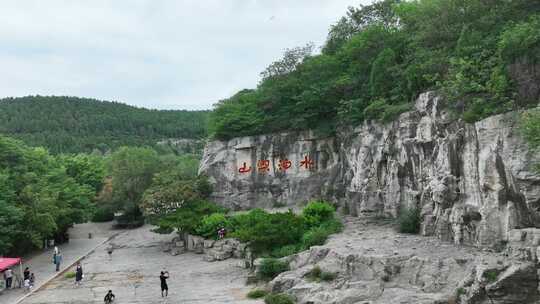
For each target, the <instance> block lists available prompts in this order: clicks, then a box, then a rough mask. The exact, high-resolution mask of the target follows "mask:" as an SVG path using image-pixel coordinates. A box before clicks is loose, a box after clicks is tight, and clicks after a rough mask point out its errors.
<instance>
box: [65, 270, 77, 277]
mask: <svg viewBox="0 0 540 304" xmlns="http://www.w3.org/2000/svg"><path fill="white" fill-rule="evenodd" d="M74 277H75V272H74V271H70V272H66V274H65V275H64V278H66V279H73V278H74Z"/></svg>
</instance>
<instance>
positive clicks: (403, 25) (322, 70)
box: [209, 0, 540, 139]
mask: <svg viewBox="0 0 540 304" xmlns="http://www.w3.org/2000/svg"><path fill="white" fill-rule="evenodd" d="M313 51H314V46H313V45H310V44H308V45H306V46H304V47H298V48H294V49H288V50H287V51H286V52H285V54H284V56H283V58H282V59H280V60H278V61H276V62H274V63H272V64H271V65H270V66H269V67H268V68H267V69H266V70H265V71H263V72H262V73H261V76H262V79H261V81H260V83H259V85H258V86H257V88H255V89H246V90H242V91H240V92H238V93H237V94H235V95H234V96H232V97H230V98H228V99H225V100H222V101H220V102H219V103H218V104H216V105H215V110H214V112H213V113H212V114H211V119H210V127H209V128H210V133H211V135H212V136H213V137H214V138H218V139H228V138H231V137H236V136H246V135H255V134H260V133H269V132H277V131H282V130H303V129H315V130H317V131H320V132H322V133H323V134H329V133H332V132H333V131H334V130H335V129H336V127H339V126H340V125H347V124H356V123H359V122H362V121H364V120H369V119H376V120H382V121H390V120H392V119H394V118H395V117H397V115H399V114H400V113H402V112H404V111H406V110H408V109H410V108H411V103H412V101H413V100H414V99H415V98H416V97H417V96H418V94H419V93H421V92H423V91H426V90H437V91H438V92H439V93H440V94H442V95H444V97H446V100H447V105H448V106H449V107H450V108H451V109H452V110H454V112H455V114H456V117H461V118H463V119H464V120H466V121H468V122H474V121H476V120H479V119H482V118H484V117H487V116H489V115H493V114H497V113H501V112H505V111H509V110H512V109H516V108H522V107H528V106H531V105H535V104H537V103H538V96H534V95H533V96H527V95H520V94H518V93H519V92H522V91H525V92H526V91H530V90H527V89H525V90H519V86H520V85H523V83H519V81H515V80H516V79H515V77H513V76H516V73H515V72H516V69H515V68H516V66H519V65H516V64H521V65H523V66H525V67H530V66H535V65H538V63H539V61H538V60H539V59H540V2H539V1H530V0H513V1H507V0H416V1H399V0H383V1H378V2H376V3H374V4H372V5H369V6H360V7H359V8H349V11H348V13H347V15H346V16H345V17H343V18H342V19H341V20H339V22H337V23H336V24H335V25H333V26H332V27H331V29H330V32H329V33H328V38H327V40H326V43H325V44H324V46H323V47H322V51H321V53H320V54H314V53H313ZM512 66H513V67H514V69H512V68H511V67H512ZM533 70H534V69H533ZM521 72H522V71H520V70H519V68H518V70H517V74H518V75H519V74H523V73H521ZM534 77H538V75H535V76H534ZM522 78H523V77H522ZM525 78H526V77H525ZM534 79H535V78H533V80H532V81H529V83H528V84H525V85H529V86H535V84H534V82H536V81H535V80H534Z"/></svg>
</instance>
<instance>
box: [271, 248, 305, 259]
mask: <svg viewBox="0 0 540 304" xmlns="http://www.w3.org/2000/svg"><path fill="white" fill-rule="evenodd" d="M298 249H299V248H298V246H297V245H287V246H283V247H279V248H276V249H274V250H272V253H271V254H270V255H271V256H272V257H274V258H282V257H286V256H289V255H293V254H295V253H297V252H298Z"/></svg>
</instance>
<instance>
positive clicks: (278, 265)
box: [257, 258, 289, 280]
mask: <svg viewBox="0 0 540 304" xmlns="http://www.w3.org/2000/svg"><path fill="white" fill-rule="evenodd" d="M287 270H289V263H287V262H284V261H281V260H278V259H273V258H268V259H263V260H262V262H261V265H260V266H259V270H258V272H257V276H258V277H259V278H261V279H263V280H271V279H273V278H275V277H277V276H278V275H279V274H280V273H282V272H285V271H287Z"/></svg>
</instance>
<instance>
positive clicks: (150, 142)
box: [0, 96, 209, 153]
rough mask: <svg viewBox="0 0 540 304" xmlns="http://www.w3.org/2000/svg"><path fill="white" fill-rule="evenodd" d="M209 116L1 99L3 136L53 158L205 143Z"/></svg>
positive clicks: (68, 100)
mask: <svg viewBox="0 0 540 304" xmlns="http://www.w3.org/2000/svg"><path fill="white" fill-rule="evenodd" d="M208 113H209V111H187V110H149V109H144V108H137V107H133V106H130V105H126V104H122V103H118V102H109V101H101V100H97V99H90V98H78V97H69V96H27V97H17V98H3V99H0V134H4V135H7V136H11V137H14V138H18V139H21V140H23V141H24V142H26V143H27V144H29V145H32V146H43V147H46V148H48V149H49V150H50V151H51V152H53V153H79V152H92V151H94V150H96V149H97V150H100V151H102V152H105V151H107V150H110V149H114V148H116V147H119V146H124V145H126V146H141V145H147V146H155V145H156V143H157V142H158V141H161V140H164V139H168V138H190V139H200V138H204V137H206V135H207V126H206V125H207V118H208Z"/></svg>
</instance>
